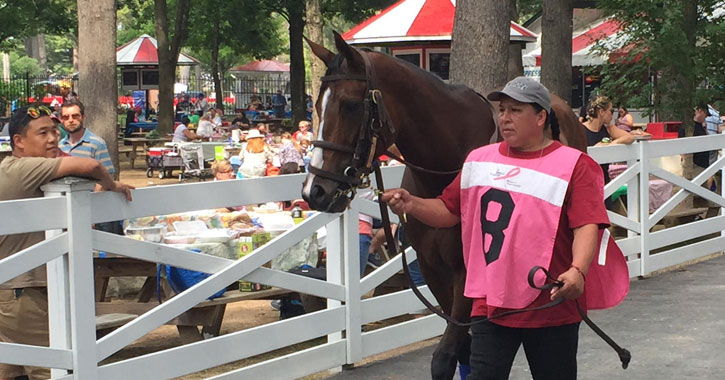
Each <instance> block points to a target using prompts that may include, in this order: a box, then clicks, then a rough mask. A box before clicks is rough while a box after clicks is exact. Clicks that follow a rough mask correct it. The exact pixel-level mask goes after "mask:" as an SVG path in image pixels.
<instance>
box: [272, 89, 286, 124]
mask: <svg viewBox="0 0 725 380" xmlns="http://www.w3.org/2000/svg"><path fill="white" fill-rule="evenodd" d="M286 105H287V99H285V98H284V95H282V91H280V90H277V94H276V95H275V96H273V97H272V108H273V109H274V117H276V118H280V119H282V118H284V106H286Z"/></svg>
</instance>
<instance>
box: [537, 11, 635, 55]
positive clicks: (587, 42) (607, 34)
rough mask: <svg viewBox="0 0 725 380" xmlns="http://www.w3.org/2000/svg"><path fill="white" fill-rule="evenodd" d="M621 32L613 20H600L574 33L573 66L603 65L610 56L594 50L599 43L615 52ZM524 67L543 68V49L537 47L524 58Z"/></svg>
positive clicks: (572, 44) (572, 45)
mask: <svg viewBox="0 0 725 380" xmlns="http://www.w3.org/2000/svg"><path fill="white" fill-rule="evenodd" d="M620 30H621V27H620V25H619V24H618V23H617V22H616V21H615V20H612V19H608V20H603V21H602V20H600V21H598V22H596V23H594V24H591V25H589V26H588V27H586V28H584V29H583V31H580V32H578V33H574V37H573V38H572V39H571V53H572V56H571V64H572V66H594V65H601V64H603V63H604V62H605V61H606V60H607V59H608V58H609V57H608V54H604V55H602V53H600V52H598V51H595V50H594V49H593V48H594V46H595V45H596V44H597V42H598V41H602V42H603V44H604V46H605V47H606V46H611V47H612V49H611V51H610V53H611V52H613V51H615V50H616V48H617V47H618V46H617V45H618V44H617V38H618V37H617V36H618V35H619V31H620ZM523 63H524V66H541V47H540V46H539V47H537V48H536V49H534V50H532V51H531V52H529V53H527V54H525V55H524V57H523Z"/></svg>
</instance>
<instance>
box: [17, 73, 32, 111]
mask: <svg viewBox="0 0 725 380" xmlns="http://www.w3.org/2000/svg"><path fill="white" fill-rule="evenodd" d="M25 103H26V104H30V72H29V71H26V72H25ZM18 108H20V107H18Z"/></svg>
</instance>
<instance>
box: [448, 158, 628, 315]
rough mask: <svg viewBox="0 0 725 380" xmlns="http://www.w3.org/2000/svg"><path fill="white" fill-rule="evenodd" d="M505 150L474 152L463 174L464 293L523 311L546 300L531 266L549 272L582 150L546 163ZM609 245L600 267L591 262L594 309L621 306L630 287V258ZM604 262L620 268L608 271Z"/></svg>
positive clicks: (587, 287)
mask: <svg viewBox="0 0 725 380" xmlns="http://www.w3.org/2000/svg"><path fill="white" fill-rule="evenodd" d="M499 145H500V144H493V145H488V146H485V147H482V148H479V149H476V150H474V151H473V152H471V153H470V154H469V156H468V158H467V159H466V163H465V164H464V166H463V171H462V174H461V229H462V239H463V252H464V260H465V263H466V268H467V270H468V276H467V277H466V287H465V295H466V296H467V297H469V298H486V302H487V303H488V304H489V305H490V306H495V307H503V308H509V309H521V308H524V307H527V306H528V305H530V304H531V302H533V301H534V299H536V297H538V295H539V294H540V290H538V289H533V288H531V287H529V285H528V282H527V276H528V273H529V270H530V269H531V268H532V267H533V266H536V265H538V266H541V267H544V268H547V269H548V268H549V264H550V262H551V256H552V254H553V250H554V240H555V236H556V233H557V229H558V226H559V218H560V216H561V208H562V206H563V204H564V198H565V196H566V191H567V188H568V187H569V181H570V179H571V176H572V173H573V172H574V167H575V166H576V163H577V161H578V159H579V156H580V155H581V152H580V151H578V150H575V149H572V148H568V147H566V146H562V147H559V148H557V149H556V150H554V151H553V152H550V153H549V154H547V155H546V156H543V157H542V158H540V159H519V158H511V157H507V156H503V155H501V154H500V153H499ZM482 214H484V215H483V217H482ZM482 224H485V225H484V226H482ZM484 231H485V232H484ZM527 231H536V233H527ZM605 231H606V230H605ZM601 234H602V232H601V231H600V238H601ZM607 237H608V236H607ZM610 239H611V238H608V239H606V241H607V242H608V244H605V245H601V244H600V246H602V248H603V249H604V250H603V253H602V254H600V255H599V258H597V259H595V263H596V262H599V263H601V265H595V263H592V265H591V268H590V272H589V275H588V276H587V282H586V292H587V305H588V308H590V309H592V308H604V307H611V306H614V305H616V304H618V303H619V302H620V301H621V300H622V299H623V298H624V296H625V295H626V294H627V290H628V289H629V276H628V270H627V266H626V263H625V261H624V256H623V255H622V254H621V251H619V250H618V247H617V245H616V243H614V241H613V240H612V241H610ZM605 263H606V264H607V267H611V268H612V269H615V270H614V271H613V272H611V273H608V272H607V271H602V270H601V269H602V268H605V267H604V264H605ZM609 264H612V265H609ZM539 276H541V277H543V274H542V273H541V272H539ZM608 280H613V281H614V280H616V281H615V282H616V284H618V285H617V287H618V289H617V290H616V291H614V292H610V289H608V288H609V287H610V286H611V283H610V284H607V281H608ZM537 283H543V279H542V278H539V279H537ZM625 284H626V285H625ZM603 285H606V286H603ZM590 288H592V289H591V290H590ZM595 288H596V289H595ZM590 295H591V296H592V297H590ZM590 299H591V301H590ZM590 302H591V303H590Z"/></svg>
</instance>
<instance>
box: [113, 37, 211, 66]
mask: <svg viewBox="0 0 725 380" xmlns="http://www.w3.org/2000/svg"><path fill="white" fill-rule="evenodd" d="M157 46H158V43H157V42H156V39H155V38H153V37H151V36H149V35H148V34H144V35H142V36H141V37H139V38H136V39H135V40H131V41H129V42H127V43H125V44H124V45H121V46H120V47H118V48H117V49H116V65H117V66H134V65H158V64H159V51H158V48H157ZM177 64H178V65H181V66H193V65H196V64H198V62H197V60H196V59H194V58H192V57H190V56H188V55H186V54H184V53H180V54H179V60H178V63H177Z"/></svg>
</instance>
